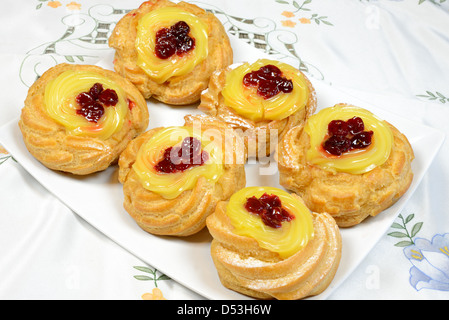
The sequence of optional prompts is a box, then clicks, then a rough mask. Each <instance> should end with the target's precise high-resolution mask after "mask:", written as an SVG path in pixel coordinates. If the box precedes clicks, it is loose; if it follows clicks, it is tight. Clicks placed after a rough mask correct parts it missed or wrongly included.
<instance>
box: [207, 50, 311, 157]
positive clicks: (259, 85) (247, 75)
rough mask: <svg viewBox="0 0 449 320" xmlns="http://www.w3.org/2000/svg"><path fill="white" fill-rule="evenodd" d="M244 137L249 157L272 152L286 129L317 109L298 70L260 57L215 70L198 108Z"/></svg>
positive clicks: (308, 87)
mask: <svg viewBox="0 0 449 320" xmlns="http://www.w3.org/2000/svg"><path fill="white" fill-rule="evenodd" d="M198 108H199V109H200V110H201V111H203V112H205V113H206V114H209V115H212V116H215V117H217V118H218V119H220V120H222V121H224V122H226V123H228V124H229V125H230V126H232V127H233V128H234V129H235V130H236V131H237V132H238V133H239V134H240V135H241V136H242V137H244V139H245V144H246V147H247V148H248V155H249V156H250V157H264V156H267V155H270V154H271V153H272V152H273V151H274V150H275V148H276V145H277V142H278V140H279V139H281V138H282V137H283V136H284V134H285V132H287V131H288V130H289V129H290V128H293V127H294V126H297V125H300V124H302V123H303V122H304V121H305V120H306V119H307V118H308V117H309V116H310V115H311V114H312V113H313V112H314V111H315V109H316V97H315V90H314V88H313V86H312V84H311V82H310V81H309V80H308V79H307V77H306V76H305V75H304V74H303V73H302V72H301V71H299V70H297V69H296V68H293V67H292V66H290V65H287V64H285V63H281V62H278V61H273V60H267V59H259V60H257V61H255V62H254V63H244V64H241V65H238V66H237V65H233V66H231V67H228V68H226V69H224V70H221V71H217V72H215V73H214V74H213V75H212V77H211V80H210V83H209V88H208V89H207V90H205V91H204V92H203V94H202V96H201V103H200V105H199V107H198Z"/></svg>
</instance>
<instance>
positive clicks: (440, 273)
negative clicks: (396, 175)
mask: <svg viewBox="0 0 449 320" xmlns="http://www.w3.org/2000/svg"><path fill="white" fill-rule="evenodd" d="M414 217H415V215H414V214H411V215H409V216H407V217H406V218H404V217H403V216H402V215H399V219H400V220H401V221H400V222H399V223H398V222H395V223H393V225H392V226H391V227H392V228H394V229H399V230H400V231H395V232H391V233H389V234H388V235H389V236H391V237H394V238H401V239H405V240H402V241H400V242H398V243H396V244H395V245H396V246H397V247H404V249H403V251H404V255H405V257H406V258H407V259H408V260H409V261H410V263H411V264H412V267H411V268H410V271H409V272H410V280H409V281H410V284H411V286H412V287H413V288H415V289H416V290H417V291H419V290H421V289H432V290H440V291H449V233H446V234H444V235H439V234H438V235H435V236H434V237H433V239H432V240H431V241H429V240H427V239H423V238H415V239H414V237H415V236H416V235H417V234H418V232H419V231H420V230H421V228H422V226H423V223H422V222H418V223H416V224H414V225H413V227H412V228H411V231H409V229H408V228H407V227H408V224H409V223H410V222H411V221H412V220H413V219H414Z"/></svg>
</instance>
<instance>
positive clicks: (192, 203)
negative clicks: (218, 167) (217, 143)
mask: <svg viewBox="0 0 449 320" xmlns="http://www.w3.org/2000/svg"><path fill="white" fill-rule="evenodd" d="M185 121H186V122H185V125H186V126H193V125H194V123H200V124H201V130H208V129H212V130H219V132H221V133H222V134H225V130H226V126H224V125H223V123H221V122H219V121H217V120H216V119H214V118H211V117H206V116H190V115H189V116H186V117H185ZM162 129H163V128H155V129H151V130H149V131H147V132H145V133H144V134H142V135H140V136H139V137H137V138H136V139H134V140H133V141H132V142H130V143H129V145H128V147H127V148H126V150H125V151H124V152H123V153H122V155H121V156H120V159H119V167H120V170H119V181H120V182H121V183H122V184H123V192H124V196H125V199H124V207H125V209H126V211H127V212H128V213H129V215H130V216H131V217H132V218H133V219H134V220H135V221H136V222H137V224H138V225H139V226H140V227H141V228H142V229H143V230H145V231H147V232H149V233H152V234H157V235H170V236H189V235H192V234H194V233H197V232H198V231H200V230H201V229H203V228H204V227H205V225H206V218H207V217H208V216H209V215H210V214H211V213H212V212H213V210H214V209H215V206H216V204H217V203H218V202H219V201H222V200H226V199H228V198H229V197H230V196H231V195H232V194H233V193H234V192H236V191H238V190H240V189H241V188H243V187H244V186H245V184H246V177H245V171H244V170H245V169H244V164H243V163H240V161H238V159H239V158H241V157H242V156H243V155H241V154H240V153H241V152H242V149H243V148H242V146H241V144H242V142H241V141H240V138H238V137H236V136H234V135H232V130H230V129H229V130H228V132H227V136H226V138H227V139H233V138H235V139H236V140H235V144H234V145H233V148H225V147H224V146H225V144H222V150H223V153H224V157H225V158H226V159H233V160H232V161H229V163H224V173H223V174H222V176H221V177H220V179H219V180H218V181H217V182H216V183H211V182H208V181H207V180H206V179H205V178H204V177H200V178H199V179H198V182H197V183H196V185H195V187H194V188H193V189H192V190H186V191H184V192H183V193H181V194H180V195H179V196H178V197H176V198H175V199H172V200H169V199H165V198H163V197H162V196H160V195H159V194H157V193H155V192H152V191H149V190H147V189H145V188H144V187H143V186H142V184H141V182H140V181H139V178H138V176H137V174H136V173H135V171H134V170H133V169H132V166H133V164H134V163H135V161H136V156H137V153H138V151H139V149H140V147H141V146H142V145H143V144H144V143H145V142H146V141H148V139H150V138H151V137H152V136H153V135H154V134H156V133H157V132H158V131H160V130H162ZM230 135H231V136H230ZM225 153H226V154H225Z"/></svg>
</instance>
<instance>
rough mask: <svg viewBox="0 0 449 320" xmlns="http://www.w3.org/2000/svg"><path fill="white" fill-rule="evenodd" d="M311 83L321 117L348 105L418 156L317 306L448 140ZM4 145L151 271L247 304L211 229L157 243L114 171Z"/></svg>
mask: <svg viewBox="0 0 449 320" xmlns="http://www.w3.org/2000/svg"><path fill="white" fill-rule="evenodd" d="M231 41H232V46H233V49H234V61H235V62H239V61H247V59H248V60H251V61H253V60H255V58H258V57H260V58H262V57H265V58H266V57H267V56H264V55H263V54H262V53H261V52H260V51H259V50H257V49H255V48H253V47H250V46H249V45H247V44H246V43H243V42H240V41H239V40H236V39H234V38H232V37H231ZM268 58H269V57H268ZM101 66H103V67H106V68H109V69H112V56H110V55H109V56H108V57H105V59H104V60H103V63H102V64H101ZM311 80H312V82H313V85H314V86H315V89H316V92H317V99H318V109H322V108H325V107H331V106H333V105H335V104H337V103H342V102H345V103H351V104H354V105H357V106H359V107H363V108H366V109H368V110H370V111H372V112H373V113H374V114H376V115H378V116H379V117H381V118H382V119H385V120H387V121H389V122H390V123H392V124H393V125H395V126H396V127H397V128H398V129H399V130H400V131H401V132H403V133H404V134H405V135H406V136H407V137H408V139H409V141H410V143H411V144H412V146H413V149H414V151H415V156H416V159H415V160H414V162H413V171H414V173H415V178H414V181H413V183H412V185H411V187H410V189H409V190H408V192H407V193H406V194H405V195H404V196H403V197H402V198H401V199H400V201H399V202H397V203H396V204H395V205H394V206H392V207H391V208H389V209H388V210H386V211H384V212H383V213H381V214H380V215H378V216H377V217H375V218H370V219H367V220H365V221H364V222H363V223H361V224H360V225H358V226H355V227H353V228H349V229H343V230H341V234H342V238H343V249H342V259H341V263H340V266H339V269H338V271H337V274H336V275H335V278H334V280H333V282H332V283H331V285H330V286H329V287H328V288H327V290H325V291H324V292H323V293H322V294H320V295H319V296H317V297H314V298H313V299H325V298H326V297H328V296H329V295H330V293H331V292H332V291H333V290H334V289H335V288H336V287H337V286H338V285H339V284H341V283H342V282H343V281H344V279H346V277H348V275H349V274H351V272H352V271H353V270H354V269H355V268H356V267H357V265H359V263H360V262H361V261H362V260H363V259H364V258H365V256H366V255H367V254H368V253H369V252H370V250H371V249H372V248H373V247H374V245H375V244H376V243H377V242H378V241H379V239H380V238H381V237H382V236H383V235H384V234H385V232H386V231H387V230H388V228H389V227H390V226H391V224H392V223H393V221H394V220H395V218H396V217H397V215H398V214H399V213H400V211H401V210H402V208H403V206H404V205H405V203H406V202H407V200H408V199H409V198H410V197H411V196H412V194H413V192H414V191H415V190H416V188H417V186H418V184H419V183H420V182H421V180H422V178H423V176H424V175H425V173H426V171H427V169H428V168H429V166H430V165H431V163H432V161H433V159H434V157H435V155H436V153H437V152H438V150H439V148H440V146H441V144H442V142H443V140H444V135H443V133H441V132H440V131H437V130H435V129H433V128H430V127H426V126H423V125H421V124H417V123H414V122H411V121H408V120H406V119H404V118H402V117H400V116H397V115H394V114H391V113H388V112H386V111H385V109H388V108H391V110H394V106H388V105H383V108H382V109H380V108H377V107H376V106H375V101H374V102H371V103H370V104H367V103H366V102H363V100H360V99H358V98H354V97H352V96H350V95H347V94H345V93H343V92H341V91H338V90H336V89H335V88H333V87H331V86H329V85H327V84H324V83H322V82H320V81H315V80H313V79H311ZM148 108H149V112H150V128H153V127H159V126H171V125H183V124H184V121H183V117H184V115H186V114H189V113H190V114H199V113H200V112H199V111H198V110H196V108H195V106H188V107H170V106H166V105H164V104H162V103H157V102H155V101H152V100H150V101H148ZM0 144H1V145H3V147H4V148H5V149H6V150H7V151H8V152H9V153H10V154H11V155H12V156H13V157H14V158H15V159H16V160H17V161H18V162H19V163H20V164H21V165H22V166H23V167H24V168H25V170H27V171H28V172H29V173H30V174H31V175H32V176H33V177H34V178H35V179H37V180H38V181H39V182H40V183H41V184H42V185H43V186H44V187H45V188H46V189H48V191H49V192H51V193H52V194H54V195H55V196H56V197H57V198H59V199H60V200H61V201H62V202H63V203H65V204H66V205H67V206H68V207H69V208H71V209H72V210H73V211H74V212H76V213H77V214H78V215H79V216H81V217H82V218H83V219H85V220H86V221H87V222H89V223H90V224H91V225H92V226H94V227H95V228H97V229H98V230H99V231H100V232H102V233H103V234H104V235H106V236H107V237H109V238H110V239H112V240H113V241H115V242H116V243H117V244H118V245H120V246H122V247H123V248H125V249H126V250H128V251H129V252H130V253H132V254H134V255H135V256H137V257H138V258H140V259H142V260H143V261H145V262H146V263H148V264H149V265H151V266H152V267H154V268H157V269H158V270H159V271H161V272H163V273H164V274H166V275H167V276H169V277H171V278H172V279H174V280H176V281H177V282H179V283H180V284H182V285H184V286H186V287H187V288H189V289H191V290H192V291H194V292H196V293H198V294H200V295H202V296H204V297H205V298H208V299H248V297H245V296H243V295H240V294H238V293H235V292H233V291H230V290H228V289H226V288H224V287H223V286H222V285H221V283H220V281H219V279H218V276H217V273H216V269H215V267H214V265H213V262H212V259H211V257H210V252H209V249H210V241H211V236H210V235H209V233H208V231H207V229H205V230H203V231H202V232H200V233H199V234H197V235H194V236H192V237H189V238H187V239H184V238H180V239H178V238H171V237H161V236H154V235H151V234H148V233H146V232H144V231H142V230H141V229H140V228H139V227H138V226H137V225H136V223H135V222H134V220H133V219H132V218H130V216H129V215H128V214H127V212H126V211H125V210H124V209H123V204H122V202H123V193H122V186H121V184H120V183H119V182H118V180H117V175H118V168H117V167H116V166H113V167H110V168H109V169H107V170H106V171H104V172H100V173H97V174H92V175H90V176H87V177H76V176H72V175H69V174H64V173H59V172H55V171H52V170H49V169H47V168H45V167H44V166H43V165H42V164H41V163H39V162H38V161H37V160H35V159H34V158H33V157H32V156H31V155H30V154H29V152H28V151H27V149H26V147H25V145H24V143H23V139H22V135H21V132H20V130H19V127H18V125H17V120H14V121H12V122H10V123H8V124H6V125H5V126H3V127H2V128H0ZM246 169H247V170H246V172H247V185H248V186H253V185H265V186H266V185H270V186H274V187H281V186H280V185H279V176H278V175H277V174H274V175H260V171H259V170H260V168H259V165H258V164H247V165H246Z"/></svg>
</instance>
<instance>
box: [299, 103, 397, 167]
mask: <svg viewBox="0 0 449 320" xmlns="http://www.w3.org/2000/svg"><path fill="white" fill-rule="evenodd" d="M353 117H360V118H361V119H362V120H363V122H364V124H365V130H366V131H373V132H374V134H373V138H372V143H371V145H370V146H369V147H367V148H366V149H359V150H352V151H349V152H347V153H344V154H342V155H340V156H332V155H330V154H328V153H327V152H326V151H325V150H324V149H323V147H322V143H323V142H324V140H325V139H326V137H327V134H328V125H329V123H330V122H331V121H332V120H344V121H347V120H348V119H351V118H353ZM304 130H305V132H306V133H307V134H308V135H309V137H310V149H309V150H308V151H307V161H308V162H309V163H311V164H314V165H317V166H319V167H321V168H323V169H326V170H329V171H332V172H346V173H351V174H363V173H366V172H369V171H371V170H373V169H374V168H376V167H377V166H381V165H382V164H384V163H385V162H386V161H387V160H388V158H389V157H390V153H391V148H392V145H393V133H392V131H391V129H390V127H389V126H388V124H387V123H386V122H385V121H383V120H381V119H379V118H378V117H376V116H375V115H374V114H372V113H371V112H370V111H368V110H365V109H362V108H359V107H355V106H350V105H336V106H334V107H331V108H327V109H323V110H321V111H320V112H318V113H317V114H315V115H313V116H311V117H310V118H309V120H308V121H307V123H306V125H305V127H304Z"/></svg>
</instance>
